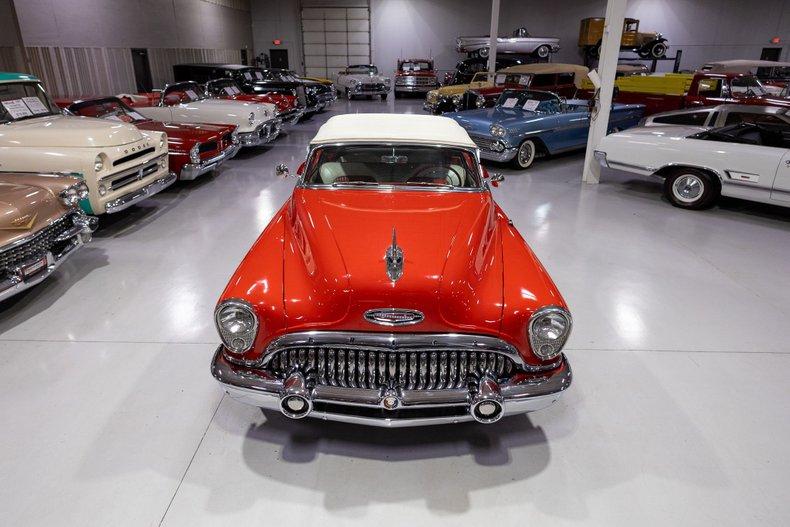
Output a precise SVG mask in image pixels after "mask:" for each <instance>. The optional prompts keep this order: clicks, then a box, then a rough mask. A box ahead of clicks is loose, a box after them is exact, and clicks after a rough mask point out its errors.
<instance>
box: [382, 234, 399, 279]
mask: <svg viewBox="0 0 790 527" xmlns="http://www.w3.org/2000/svg"><path fill="white" fill-rule="evenodd" d="M384 262H385V263H386V264H387V276H388V277H389V279H390V280H392V281H393V282H395V281H397V280H398V278H400V277H401V276H403V249H401V248H400V247H398V243H397V241H396V240H395V227H393V228H392V245H390V246H389V247H387V252H385V253H384Z"/></svg>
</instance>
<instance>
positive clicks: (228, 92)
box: [223, 86, 235, 95]
mask: <svg viewBox="0 0 790 527" xmlns="http://www.w3.org/2000/svg"><path fill="white" fill-rule="evenodd" d="M223 90H225V93H227V94H228V95H235V92H234V91H233V88H231V87H230V86H225V87H224V88H223Z"/></svg>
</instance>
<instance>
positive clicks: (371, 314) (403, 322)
mask: <svg viewBox="0 0 790 527" xmlns="http://www.w3.org/2000/svg"><path fill="white" fill-rule="evenodd" d="M423 319H425V315H423V314H422V313H421V312H420V311H416V310H414V309H398V308H384V309H370V310H368V311H365V320H367V321H368V322H371V323H373V324H378V325H380V326H408V325H411V324H419V323H420V322H422V321H423Z"/></svg>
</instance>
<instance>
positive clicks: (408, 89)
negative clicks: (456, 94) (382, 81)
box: [395, 84, 439, 93]
mask: <svg viewBox="0 0 790 527" xmlns="http://www.w3.org/2000/svg"><path fill="white" fill-rule="evenodd" d="M438 87H439V84H426V85H425V86H419V85H417V84H396V85H395V91H396V92H401V93H428V92H429V91H432V90H435V89H437V88H438Z"/></svg>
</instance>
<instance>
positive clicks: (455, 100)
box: [451, 93, 461, 106]
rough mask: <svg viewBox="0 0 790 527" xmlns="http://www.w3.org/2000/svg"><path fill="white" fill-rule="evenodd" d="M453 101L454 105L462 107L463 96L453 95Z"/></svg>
mask: <svg viewBox="0 0 790 527" xmlns="http://www.w3.org/2000/svg"><path fill="white" fill-rule="evenodd" d="M451 100H452V101H453V104H454V105H456V106H461V94H459V93H456V94H455V95H453V98H452V99H451Z"/></svg>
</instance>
